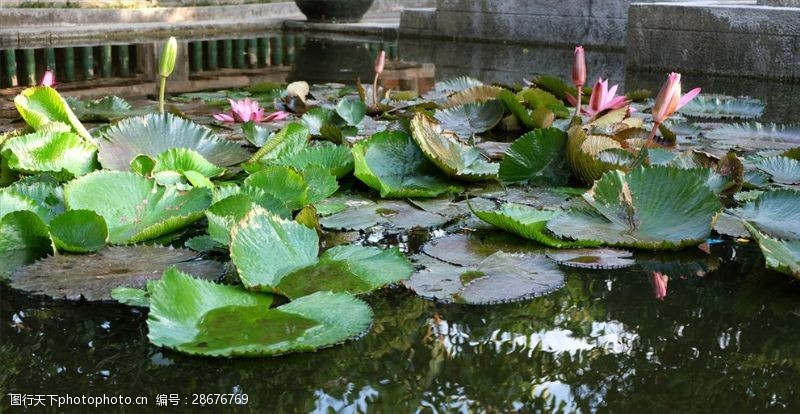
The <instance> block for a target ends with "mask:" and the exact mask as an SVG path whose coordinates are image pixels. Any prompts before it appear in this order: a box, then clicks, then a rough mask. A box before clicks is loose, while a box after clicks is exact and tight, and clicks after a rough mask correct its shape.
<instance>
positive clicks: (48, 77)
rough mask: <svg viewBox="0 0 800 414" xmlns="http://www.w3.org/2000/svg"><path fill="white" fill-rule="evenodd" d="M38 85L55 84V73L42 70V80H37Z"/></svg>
mask: <svg viewBox="0 0 800 414" xmlns="http://www.w3.org/2000/svg"><path fill="white" fill-rule="evenodd" d="M39 85H42V86H49V87H51V88H52V87H54V86H56V75H54V74H53V72H51V71H49V70H46V71H44V76H42V81H41V82H39Z"/></svg>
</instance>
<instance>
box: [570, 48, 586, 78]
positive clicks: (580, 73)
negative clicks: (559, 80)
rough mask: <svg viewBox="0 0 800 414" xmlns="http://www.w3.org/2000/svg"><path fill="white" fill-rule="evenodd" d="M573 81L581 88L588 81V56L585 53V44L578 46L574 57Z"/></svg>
mask: <svg viewBox="0 0 800 414" xmlns="http://www.w3.org/2000/svg"><path fill="white" fill-rule="evenodd" d="M572 83H573V84H575V86H577V87H579V88H580V87H581V86H583V85H584V84H585V83H586V58H585V57H584V55H583V46H576V47H575V53H574V55H573V57H572Z"/></svg>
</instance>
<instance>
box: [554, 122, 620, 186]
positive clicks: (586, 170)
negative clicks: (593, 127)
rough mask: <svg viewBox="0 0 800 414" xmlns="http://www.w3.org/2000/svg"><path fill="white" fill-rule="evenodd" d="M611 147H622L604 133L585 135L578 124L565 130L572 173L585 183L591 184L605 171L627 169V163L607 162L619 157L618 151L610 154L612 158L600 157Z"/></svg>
mask: <svg viewBox="0 0 800 414" xmlns="http://www.w3.org/2000/svg"><path fill="white" fill-rule="evenodd" d="M612 113H613V111H612ZM612 149H622V145H621V144H620V143H619V142H617V141H616V140H614V139H613V138H611V137H608V136H605V135H587V134H586V131H585V130H584V129H583V128H582V127H581V126H579V125H578V126H574V127H572V128H570V129H569V131H567V160H568V162H569V165H570V168H571V169H572V173H573V174H575V176H576V177H578V178H579V179H580V180H581V181H583V182H584V183H586V184H590V185H591V184H592V183H594V182H595V181H596V180H598V179H599V178H600V177H601V176H602V175H603V173H605V172H607V171H614V170H623V171H624V170H627V169H628V167H627V165H620V164H615V163H613V162H608V161H612V160H617V159H620V157H619V154H618V153H615V154H612V155H614V157H612V159H609V158H605V160H606V161H604V160H603V159H601V158H600V155H601V154H603V153H605V152H607V151H609V150H612Z"/></svg>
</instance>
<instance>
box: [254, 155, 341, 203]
mask: <svg viewBox="0 0 800 414" xmlns="http://www.w3.org/2000/svg"><path fill="white" fill-rule="evenodd" d="M338 188H339V185H338V184H337V182H336V178H334V177H333V176H332V175H331V174H330V173H328V170H327V169H325V168H323V167H319V166H316V165H311V166H307V167H306V168H305V169H304V170H303V173H302V174H301V173H299V172H297V171H295V170H294V169H292V168H290V167H284V166H281V165H270V166H268V167H266V168H265V169H263V170H261V171H259V172H257V173H255V174H253V175H251V176H250V177H247V179H246V180H245V181H244V184H243V185H242V192H244V193H246V194H248V195H250V196H251V198H252V199H253V201H255V202H257V203H258V204H267V203H263V202H260V201H259V199H260V198H262V195H265V194H266V195H268V196H271V198H273V199H275V200H279V201H281V202H282V204H283V206H284V207H285V208H286V209H288V210H299V209H301V208H303V207H305V206H307V205H309V204H313V203H316V202H318V201H321V200H324V199H325V198H327V197H329V196H330V195H332V194H333V193H335V192H336V190H337V189H338ZM276 212H277V211H276Z"/></svg>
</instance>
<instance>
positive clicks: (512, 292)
mask: <svg viewBox="0 0 800 414" xmlns="http://www.w3.org/2000/svg"><path fill="white" fill-rule="evenodd" d="M416 261H417V264H418V265H422V266H424V268H423V269H421V270H418V271H417V272H416V273H414V274H413V275H412V276H411V279H410V280H408V281H406V282H405V285H406V286H407V287H408V288H409V289H411V290H413V291H414V292H415V293H416V294H417V295H419V296H422V297H423V298H426V299H433V300H437V301H442V302H445V303H447V302H455V303H462V304H468V305H483V304H492V303H501V302H514V301H519V300H525V299H529V298H532V297H535V296H540V295H543V294H546V293H549V292H551V291H553V290H555V289H557V288H559V287H561V286H562V285H563V284H564V275H563V273H562V272H561V271H560V270H559V269H558V266H557V265H556V264H555V263H553V262H551V261H550V260H548V259H547V258H546V257H545V256H544V255H543V254H509V253H505V252H503V251H498V252H495V253H493V254H491V255H490V256H488V257H486V258H485V259H483V260H482V261H481V262H479V263H478V264H477V265H472V266H456V265H454V264H450V263H446V262H443V261H440V260H437V259H433V258H430V257H428V256H424V255H418V256H417V257H416Z"/></svg>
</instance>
